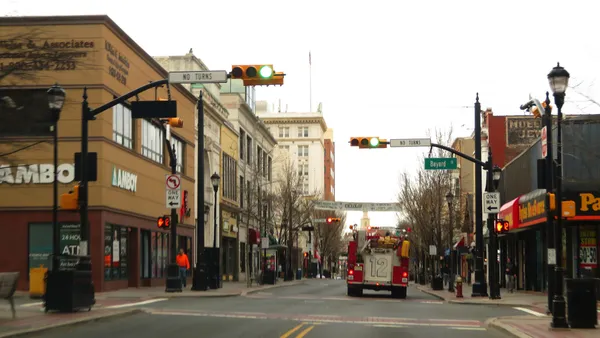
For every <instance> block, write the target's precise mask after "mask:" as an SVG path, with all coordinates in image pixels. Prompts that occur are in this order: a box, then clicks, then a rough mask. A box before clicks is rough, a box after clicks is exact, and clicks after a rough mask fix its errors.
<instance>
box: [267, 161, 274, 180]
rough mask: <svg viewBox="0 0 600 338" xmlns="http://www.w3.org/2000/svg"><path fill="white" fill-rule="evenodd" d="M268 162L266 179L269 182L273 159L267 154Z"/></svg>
mask: <svg viewBox="0 0 600 338" xmlns="http://www.w3.org/2000/svg"><path fill="white" fill-rule="evenodd" d="M267 161H268V162H267V163H268V164H267V172H268V179H269V182H271V179H272V177H273V176H272V175H273V159H271V156H269V159H268V160H267Z"/></svg>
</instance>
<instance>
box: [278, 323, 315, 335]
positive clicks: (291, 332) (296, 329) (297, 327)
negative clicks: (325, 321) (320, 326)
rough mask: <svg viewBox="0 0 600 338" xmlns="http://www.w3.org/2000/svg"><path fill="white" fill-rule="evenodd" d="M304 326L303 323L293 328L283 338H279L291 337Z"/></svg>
mask: <svg viewBox="0 0 600 338" xmlns="http://www.w3.org/2000/svg"><path fill="white" fill-rule="evenodd" d="M302 326H304V323H301V324H300V325H298V326H296V327H294V328H292V329H291V330H289V331H287V332H286V333H284V334H282V335H281V336H279V338H287V337H289V336H291V335H292V334H293V333H294V332H296V331H298V330H299V329H300V328H301V327H302ZM313 327H314V326H313Z"/></svg>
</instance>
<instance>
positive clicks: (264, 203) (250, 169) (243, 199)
mask: <svg viewBox="0 0 600 338" xmlns="http://www.w3.org/2000/svg"><path fill="white" fill-rule="evenodd" d="M253 94H254V88H250V87H248V88H246V87H244V85H243V83H242V81H241V80H231V81H229V82H227V83H226V84H224V85H223V86H222V88H221V102H223V105H224V106H225V107H226V108H227V110H228V111H229V119H228V120H229V122H231V124H232V125H233V127H234V129H235V130H236V131H237V132H238V134H239V141H238V144H239V147H238V149H239V163H238V173H237V176H238V177H237V181H238V198H239V205H240V209H241V210H240V213H239V219H238V224H239V226H238V228H239V232H238V240H239V243H240V246H239V251H238V252H239V261H238V262H239V280H244V279H246V277H247V275H248V276H254V275H255V274H256V273H257V272H258V267H259V258H260V255H259V247H258V244H259V243H260V233H261V230H262V232H265V231H266V229H272V228H273V226H274V225H273V220H272V214H273V213H272V209H271V204H270V203H269V201H270V197H271V196H273V164H274V160H273V159H274V157H273V155H274V149H275V145H276V144H277V140H276V139H275V138H274V137H273V135H271V133H270V132H269V130H268V129H267V127H266V126H265V125H264V123H263V122H262V121H261V120H260V119H259V118H258V116H256V115H255V114H254V111H253V108H252V107H254V105H255V99H254V95H253Z"/></svg>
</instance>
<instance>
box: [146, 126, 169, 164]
mask: <svg viewBox="0 0 600 338" xmlns="http://www.w3.org/2000/svg"><path fill="white" fill-rule="evenodd" d="M164 138H165V135H164V134H163V131H162V130H161V129H160V128H159V127H157V126H156V125H154V123H152V122H150V121H148V120H146V119H143V120H142V155H143V156H145V157H147V158H149V159H151V160H153V161H155V162H158V163H161V164H162V163H164V161H163V156H164V142H165V141H164Z"/></svg>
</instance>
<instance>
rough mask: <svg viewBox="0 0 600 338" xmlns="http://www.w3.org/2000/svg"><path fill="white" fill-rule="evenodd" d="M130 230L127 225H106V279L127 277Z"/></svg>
mask: <svg viewBox="0 0 600 338" xmlns="http://www.w3.org/2000/svg"><path fill="white" fill-rule="evenodd" d="M128 237H129V230H128V229H127V228H125V227H120V226H117V225H110V224H106V225H105V226H104V280H115V279H127V278H128V276H129V273H128V272H129V271H128V269H129V267H128V266H127V254H128V253H129V249H128V247H127V245H128V242H129V241H128V240H127V238H128Z"/></svg>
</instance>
